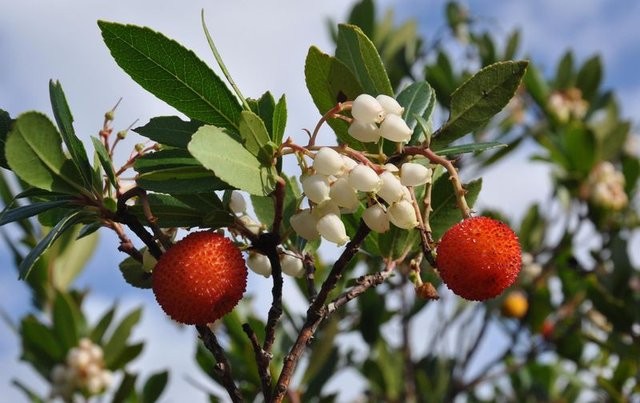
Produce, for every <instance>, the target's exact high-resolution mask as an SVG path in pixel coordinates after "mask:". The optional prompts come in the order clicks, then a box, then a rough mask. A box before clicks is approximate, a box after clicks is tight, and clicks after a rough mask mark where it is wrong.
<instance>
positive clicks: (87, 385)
mask: <svg viewBox="0 0 640 403" xmlns="http://www.w3.org/2000/svg"><path fill="white" fill-rule="evenodd" d="M51 382H52V390H51V396H52V397H56V396H59V397H61V398H63V399H64V400H68V399H70V398H71V397H72V396H73V393H74V392H75V391H83V392H86V393H88V394H89V395H97V394H99V393H101V392H103V391H104V390H105V389H106V388H108V387H109V386H110V385H111V384H112V382H113V375H112V373H111V371H109V370H107V369H105V368H104V357H103V351H102V348H101V347H100V346H98V345H96V344H94V343H93V342H92V341H91V340H89V339H88V338H82V339H80V341H79V343H78V346H77V347H73V348H71V349H70V350H69V351H68V352H67V357H66V362H65V363H64V364H58V365H56V366H55V367H53V369H52V370H51Z"/></svg>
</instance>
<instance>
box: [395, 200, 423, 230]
mask: <svg viewBox="0 0 640 403" xmlns="http://www.w3.org/2000/svg"><path fill="white" fill-rule="evenodd" d="M387 212H388V214H389V221H391V223H392V224H393V225H395V226H396V227H398V228H403V229H411V228H415V227H416V226H417V225H418V218H417V217H416V211H415V209H414V208H413V203H411V202H410V201H409V200H405V199H402V200H400V201H399V202H397V203H393V204H392V205H391V206H389V209H388V211H387Z"/></svg>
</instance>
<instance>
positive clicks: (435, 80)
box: [424, 51, 457, 105]
mask: <svg viewBox="0 0 640 403" xmlns="http://www.w3.org/2000/svg"><path fill="white" fill-rule="evenodd" d="M424 75H425V78H426V79H427V81H428V82H429V84H431V86H432V87H433V89H434V90H435V93H436V97H437V98H438V101H440V104H442V105H450V104H451V94H452V93H453V92H454V91H455V89H456V85H457V81H456V78H455V76H454V73H453V67H452V66H451V62H450V61H449V57H448V56H447V54H446V53H444V52H443V51H438V56H437V59H436V63H435V64H429V65H427V66H426V67H425V69H424Z"/></svg>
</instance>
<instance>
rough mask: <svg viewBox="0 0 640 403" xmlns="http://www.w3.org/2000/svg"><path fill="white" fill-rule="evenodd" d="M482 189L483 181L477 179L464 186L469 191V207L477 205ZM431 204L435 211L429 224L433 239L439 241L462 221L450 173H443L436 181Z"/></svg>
mask: <svg viewBox="0 0 640 403" xmlns="http://www.w3.org/2000/svg"><path fill="white" fill-rule="evenodd" d="M481 187H482V179H476V180H474V181H471V182H469V183H467V184H466V185H464V188H465V189H466V190H467V194H466V197H465V198H466V200H467V204H468V205H469V207H472V206H473V204H474V203H475V201H476V199H477V198H478V194H479V193H480V188H481ZM431 204H432V207H433V211H432V212H431V215H430V219H429V223H430V224H431V231H432V234H433V239H435V240H438V239H440V237H442V234H444V232H445V231H446V230H448V229H449V228H450V227H451V226H452V225H454V224H455V223H457V222H459V221H460V220H462V215H461V213H460V210H459V209H458V205H457V204H456V196H455V193H454V191H453V187H452V186H451V181H450V180H449V174H448V173H443V174H442V175H440V176H439V177H438V178H437V179H436V180H435V182H434V184H433V189H432V192H431Z"/></svg>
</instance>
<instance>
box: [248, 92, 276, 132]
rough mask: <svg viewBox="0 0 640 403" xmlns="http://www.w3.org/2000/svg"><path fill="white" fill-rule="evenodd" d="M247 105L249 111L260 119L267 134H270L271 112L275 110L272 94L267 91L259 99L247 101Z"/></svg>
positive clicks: (271, 124) (271, 125)
mask: <svg viewBox="0 0 640 403" xmlns="http://www.w3.org/2000/svg"><path fill="white" fill-rule="evenodd" d="M247 103H248V104H249V107H250V108H251V111H252V112H253V113H255V114H256V115H258V116H259V117H260V119H262V121H263V122H264V125H265V127H266V128H267V129H268V131H269V134H271V128H272V127H273V112H274V111H275V109H276V100H275V98H273V94H271V93H270V92H268V91H267V92H265V93H264V94H262V96H261V97H260V98H259V99H247Z"/></svg>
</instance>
